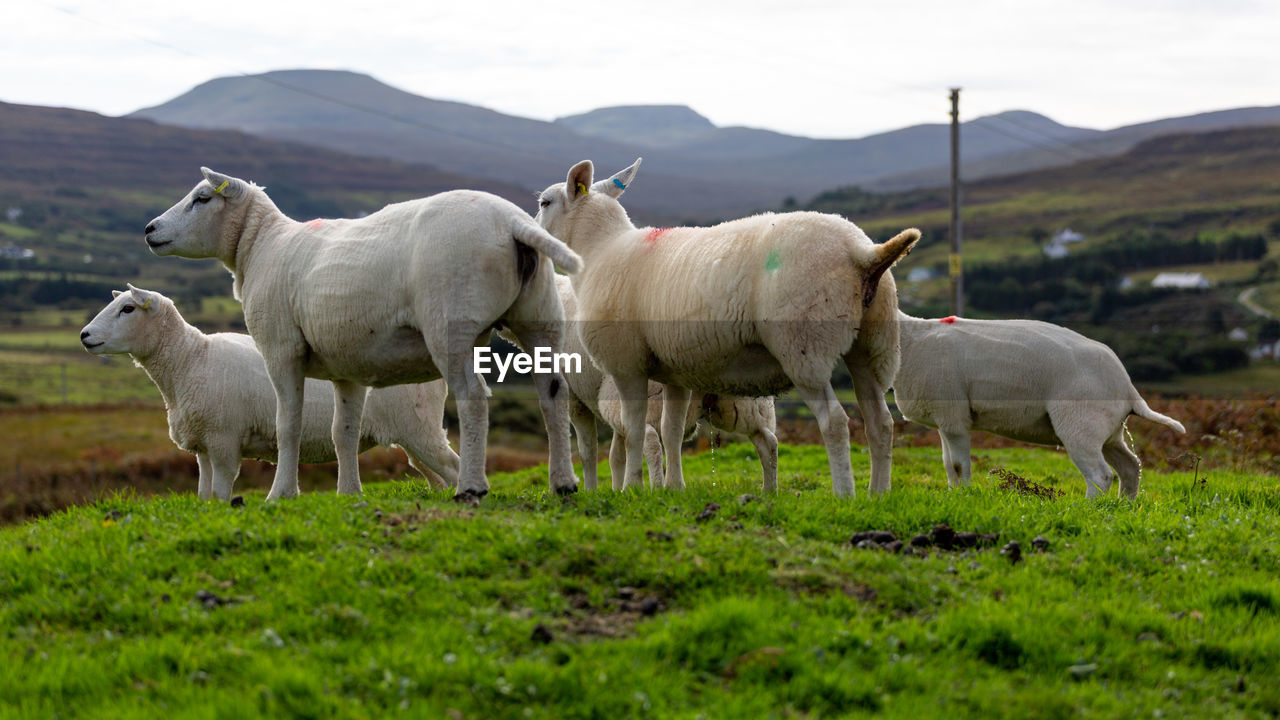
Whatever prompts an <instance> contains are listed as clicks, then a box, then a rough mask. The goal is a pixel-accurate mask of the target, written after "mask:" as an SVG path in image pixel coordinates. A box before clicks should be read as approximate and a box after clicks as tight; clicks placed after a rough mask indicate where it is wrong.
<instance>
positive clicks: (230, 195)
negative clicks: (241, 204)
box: [200, 167, 246, 200]
mask: <svg viewBox="0 0 1280 720" xmlns="http://www.w3.org/2000/svg"><path fill="white" fill-rule="evenodd" d="M200 173H201V174H202V175H204V179H205V180H208V181H209V184H210V185H212V186H213V191H214V192H216V193H218V194H219V195H221V196H222V197H224V198H226V199H228V200H235V199H237V198H240V197H243V196H244V190H245V187H246V185H245V182H244V181H243V180H241V179H239V178H233V177H231V176H230V175H223V174H222V173H220V172H214V171H213V170H210V169H209V168H207V167H202V168H200Z"/></svg>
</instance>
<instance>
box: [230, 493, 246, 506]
mask: <svg viewBox="0 0 1280 720" xmlns="http://www.w3.org/2000/svg"><path fill="white" fill-rule="evenodd" d="M231 507H236V508H238V507H244V496H243V495H237V496H235V497H233V498H231Z"/></svg>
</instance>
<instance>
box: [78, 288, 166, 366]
mask: <svg viewBox="0 0 1280 720" xmlns="http://www.w3.org/2000/svg"><path fill="white" fill-rule="evenodd" d="M111 294H112V295H113V296H114V299H113V300H112V301H111V302H110V303H109V304H108V305H107V306H106V307H104V308H103V309H102V311H101V312H99V313H98V314H97V315H96V316H95V317H94V318H93V320H91V321H89V324H88V325H85V326H84V329H83V330H81V331H80V342H81V344H83V345H84V349H85V350H88V351H89V352H90V353H92V354H94V355H118V354H120V353H136V352H146V351H147V350H148V349H149V345H148V344H147V343H146V342H145V339H146V338H147V337H148V333H146V332H145V328H146V327H147V325H148V323H150V322H151V320H152V318H153V317H155V315H156V314H157V313H158V312H159V311H160V308H161V307H162V306H164V305H165V304H166V303H168V302H169V299H168V298H166V297H165V296H163V295H161V294H160V293H155V292H149V291H147V290H141V289H139V288H135V287H134V286H132V285H130V286H129V290H128V291H125V292H121V291H120V290H112V291H111Z"/></svg>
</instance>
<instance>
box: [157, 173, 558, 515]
mask: <svg viewBox="0 0 1280 720" xmlns="http://www.w3.org/2000/svg"><path fill="white" fill-rule="evenodd" d="M201 172H203V173H204V177H205V179H204V180H203V181H201V182H200V183H199V184H197V185H196V186H195V188H193V189H192V190H191V192H190V193H188V194H187V196H186V197H185V198H183V200H182V201H181V202H179V203H178V204H177V205H174V206H173V207H172V208H169V209H168V210H167V211H165V212H164V213H163V214H162V215H160V216H159V217H157V218H156V219H155V220H152V221H151V223H150V224H148V225H147V228H146V242H147V244H148V245H149V246H150V247H151V251H152V252H153V253H155V254H156V255H177V256H179V257H190V258H200V257H215V258H218V259H219V260H221V261H222V263H223V265H225V266H226V267H227V269H228V270H230V271H231V273H232V275H233V276H234V278H235V282H234V289H235V296H236V297H237V298H238V299H240V301H241V303H242V304H243V306H244V315H245V324H246V325H247V326H248V329H249V334H250V335H252V336H253V339H254V341H255V342H256V343H257V345H258V349H259V350H260V351H261V352H262V356H263V359H264V360H265V362H266V366H267V373H268V375H269V376H270V378H271V384H272V387H273V388H274V389H275V393H276V430H277V433H278V437H279V442H278V447H279V449H280V456H279V464H278V465H277V467H276V475H275V479H274V481H273V482H272V484H271V492H270V493H269V494H268V498H269V499H276V498H281V497H289V496H293V495H296V494H297V492H298V467H297V465H298V444H299V442H300V440H301V437H302V436H301V418H302V400H303V396H304V389H303V387H304V386H303V378H304V377H315V378H321V379H325V380H332V381H333V386H334V393H335V397H336V398H337V403H336V409H335V412H334V416H333V427H332V435H333V441H334V445H335V448H336V452H337V456H338V492H340V493H358V492H360V475H359V466H358V465H357V464H356V453H357V444H358V432H359V426H360V414H361V410H362V407H363V401H364V395H365V390H364V389H365V387H366V386H372V387H383V386H388V385H399V384H402V383H415V382H425V381H428V380H434V379H436V378H439V377H443V378H444V379H445V380H446V382H448V384H449V389H450V390H451V391H452V392H453V394H454V398H455V399H456V401H457V407H458V416H459V421H460V425H461V441H460V443H459V444H460V455H461V468H460V470H459V474H458V489H457V495H456V496H455V497H457V498H458V499H459V500H469V501H475V500H478V499H479V498H481V497H483V496H484V495H485V494H486V493H487V492H488V491H489V482H488V479H487V478H486V477H485V470H484V462H485V443H486V437H487V433H488V429H489V428H488V423H489V405H488V395H489V389H488V387H487V386H486V384H485V382H484V379H483V377H482V376H480V375H479V374H477V373H475V372H473V368H472V363H473V358H472V349H473V347H475V346H476V345H478V344H482V343H487V341H488V336H489V332H490V330H491V329H493V328H494V327H497V326H499V325H504V326H506V327H509V328H510V329H511V330H512V332H513V333H515V335H516V336H517V337H519V338H521V340H522V341H523V343H524V345H525V346H526V347H546V348H549V349H551V350H552V351H555V352H558V351H559V349H560V346H561V336H562V334H563V332H564V312H563V310H562V309H561V308H560V301H559V299H558V298H557V297H556V290H555V283H554V282H553V281H552V277H553V275H554V270H553V269H552V267H551V263H550V262H546V261H545V258H543V255H545V256H547V257H549V258H550V259H551V261H552V262H554V263H555V264H557V265H559V266H560V267H561V268H564V269H566V270H569V271H576V270H577V269H578V268H579V267H580V266H581V262H582V260H581V258H579V257H578V255H577V254H576V253H574V252H573V251H572V250H570V249H569V248H568V247H567V246H566V245H565V244H564V243H562V242H560V241H559V240H557V239H556V238H554V237H552V236H551V235H550V234H548V233H547V232H546V231H545V230H543V229H542V228H540V227H538V225H537V224H536V223H534V222H533V220H532V218H530V217H529V215H528V214H527V213H525V212H524V211H522V210H520V208H518V207H516V206H515V205H514V204H512V203H510V202H508V201H506V200H503V199H502V198H499V197H497V196H495V195H491V194H489V193H484V192H477V191H471V190H454V191H450V192H446V193H441V194H439V195H434V196H432V197H428V198H422V199H419V200H411V201H409V202H403V203H397V204H394V205H389V206H387V207H385V208H383V209H382V210H379V211H378V212H375V213H373V214H372V215H368V216H366V217H363V218H360V219H358V220H312V221H310V222H305V223H303V222H295V221H293V220H291V219H289V218H288V217H286V216H285V215H284V213H282V212H280V210H279V209H277V208H276V206H275V204H274V203H273V202H271V199H270V198H269V197H267V194H266V193H265V192H264V191H263V189H262V188H260V187H258V186H256V185H253V184H251V183H248V182H245V181H244V180H240V179H237V178H233V177H230V176H227V175H222V174H220V173H216V172H213V171H212V170H209V169H208V168H201ZM535 381H536V384H537V388H538V395H539V400H540V404H541V407H542V414H543V417H544V419H545V421H546V425H547V434H548V443H549V449H550V463H549V465H550V473H549V474H550V486H551V488H552V490H554V491H556V492H561V493H564V492H573V491H574V490H576V489H577V480H576V478H575V477H574V474H573V464H572V460H571V458H570V451H569V409H568V398H567V396H566V394H565V393H562V392H560V388H561V387H562V386H563V385H564V380H563V378H562V377H561V376H560V374H559V373H545V374H538V375H536V376H535Z"/></svg>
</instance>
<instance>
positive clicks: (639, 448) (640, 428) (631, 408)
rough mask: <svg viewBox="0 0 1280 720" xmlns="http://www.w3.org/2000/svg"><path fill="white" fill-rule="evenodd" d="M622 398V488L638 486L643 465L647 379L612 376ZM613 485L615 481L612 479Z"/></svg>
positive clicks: (647, 393) (642, 377) (647, 398)
mask: <svg viewBox="0 0 1280 720" xmlns="http://www.w3.org/2000/svg"><path fill="white" fill-rule="evenodd" d="M614 381H615V383H616V384H617V386H618V395H619V396H620V398H621V400H622V426H623V428H624V430H625V432H626V441H627V465H626V472H625V473H624V474H623V478H622V489H623V490H629V489H631V488H633V487H634V488H638V487H640V483H641V479H640V474H641V471H642V470H643V467H644V439H643V438H644V432H645V414H646V413H647V412H648V409H649V392H648V391H649V381H648V379H647V378H645V377H644V376H639V377H629V378H621V377H617V378H614ZM614 483H615V485H616V483H617V481H616V480H615V481H614Z"/></svg>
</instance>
